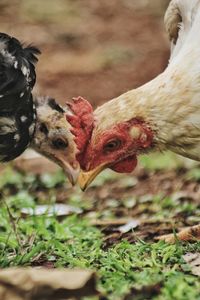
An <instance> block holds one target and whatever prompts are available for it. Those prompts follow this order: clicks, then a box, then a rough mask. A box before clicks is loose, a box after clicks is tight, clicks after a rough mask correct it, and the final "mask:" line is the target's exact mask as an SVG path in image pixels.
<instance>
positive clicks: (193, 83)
mask: <svg viewBox="0 0 200 300" xmlns="http://www.w3.org/2000/svg"><path fill="white" fill-rule="evenodd" d="M179 21H180V22H181V23H179ZM165 23H166V27H167V31H168V33H169V35H170V39H171V43H172V52H171V57H170V61H169V65H168V67H167V68H166V70H165V71H164V72H163V73H162V74H160V75H159V76H157V77H156V78H155V79H153V80H152V81H150V82H148V83H147V84H145V85H143V86H141V87H139V88H137V89H135V90H132V91H129V92H127V93H125V94H123V95H121V96H119V97H118V98H115V99H113V100H111V101H109V102H107V103H105V104H103V105H102V106H100V107H99V108H97V109H96V110H95V111H94V114H93V118H94V124H93V127H94V128H93V129H92V128H91V131H90V132H91V134H90V136H88V140H89V141H88V143H87V144H86V145H85V147H84V149H82V156H81V159H79V162H80V164H81V167H82V169H83V170H84V171H86V172H85V173H82V175H81V177H80V178H81V179H80V184H81V186H82V188H83V189H85V188H86V187H87V186H88V185H89V183H90V182H91V181H92V180H93V179H94V178H95V177H96V175H97V174H98V173H99V172H101V171H102V170H103V169H105V168H106V167H109V168H111V169H113V170H115V171H117V172H130V171H132V170H133V169H134V168H135V166H136V164H137V155H139V154H141V153H146V152H148V151H152V150H161V151H162V150H166V149H170V150H172V151H174V152H176V153H178V154H180V155H183V156H185V157H188V158H191V159H194V160H197V161H200V151H199V149H200V46H199V45H200V35H199V28H200V1H199V0H174V1H172V2H171V4H170V6H169V8H168V10H167V13H166V16H165Z"/></svg>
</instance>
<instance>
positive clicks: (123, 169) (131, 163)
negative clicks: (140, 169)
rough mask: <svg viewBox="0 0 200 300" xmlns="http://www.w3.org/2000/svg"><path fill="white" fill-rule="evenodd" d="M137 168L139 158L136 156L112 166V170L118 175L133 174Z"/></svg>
mask: <svg viewBox="0 0 200 300" xmlns="http://www.w3.org/2000/svg"><path fill="white" fill-rule="evenodd" d="M136 166H137V157H136V156H135V155H132V156H129V157H127V158H125V159H124V160H121V161H119V162H117V163H116V164H114V165H112V166H111V167H110V169H112V170H113V171H115V172H118V173H131V172H133V170H134V169H135V167H136Z"/></svg>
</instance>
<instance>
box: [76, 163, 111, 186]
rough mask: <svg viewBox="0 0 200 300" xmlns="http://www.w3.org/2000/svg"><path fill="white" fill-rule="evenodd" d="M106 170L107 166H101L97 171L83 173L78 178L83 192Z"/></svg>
mask: <svg viewBox="0 0 200 300" xmlns="http://www.w3.org/2000/svg"><path fill="white" fill-rule="evenodd" d="M105 168H106V165H105V164H103V165H100V166H98V167H96V168H95V169H93V170H91V171H89V172H83V171H81V172H80V174H79V177H78V184H79V186H80V188H81V189H82V191H85V190H86V188H87V187H88V186H89V185H90V183H92V181H93V180H94V179H95V178H96V176H97V175H98V174H99V173H100V172H101V171H103V169H105Z"/></svg>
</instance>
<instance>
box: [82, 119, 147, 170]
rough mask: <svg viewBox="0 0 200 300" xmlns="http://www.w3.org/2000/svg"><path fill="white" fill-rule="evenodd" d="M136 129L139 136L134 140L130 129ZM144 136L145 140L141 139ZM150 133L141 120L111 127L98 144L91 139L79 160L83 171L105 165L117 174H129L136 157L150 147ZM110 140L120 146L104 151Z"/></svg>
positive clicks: (135, 162) (133, 167)
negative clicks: (118, 141) (118, 142)
mask: <svg viewBox="0 0 200 300" xmlns="http://www.w3.org/2000/svg"><path fill="white" fill-rule="evenodd" d="M132 127H134V128H136V127H137V128H138V129H139V131H140V132H141V135H139V136H138V138H137V139H134V138H133V137H132V136H131V135H130V129H131V128H132ZM144 135H145V137H146V138H145V140H144V139H143V138H144ZM152 139H153V134H152V131H151V130H150V129H149V128H148V127H147V126H146V124H145V123H144V122H143V121H141V120H137V119H134V120H130V121H127V122H124V123H121V124H117V125H115V126H113V127H112V128H111V129H109V130H106V131H105V132H103V133H102V134H101V136H99V137H98V142H93V139H92V138H91V140H90V143H89V144H88V145H87V147H86V149H85V152H84V154H83V156H82V160H80V165H81V167H82V169H83V170H85V171H90V170H93V169H94V168H96V167H98V166H100V165H105V166H106V167H108V168H110V169H112V170H114V171H116V172H119V173H130V172H132V171H133V170H134V169H135V167H136V165H137V157H136V155H137V154H138V153H139V152H140V151H142V150H144V149H146V148H147V147H150V145H151V144H152ZM112 140H120V141H121V145H120V146H119V147H118V148H117V149H115V150H114V151H109V152H107V151H105V145H106V144H107V143H108V142H109V141H112Z"/></svg>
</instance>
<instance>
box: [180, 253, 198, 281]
mask: <svg viewBox="0 0 200 300" xmlns="http://www.w3.org/2000/svg"><path fill="white" fill-rule="evenodd" d="M183 259H184V261H185V262H186V263H187V264H188V265H189V266H190V267H191V272H192V274H194V275H197V276H200V252H198V253H190V252H188V253H186V254H185V255H183Z"/></svg>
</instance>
